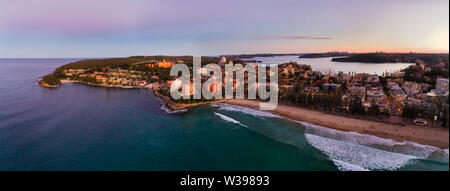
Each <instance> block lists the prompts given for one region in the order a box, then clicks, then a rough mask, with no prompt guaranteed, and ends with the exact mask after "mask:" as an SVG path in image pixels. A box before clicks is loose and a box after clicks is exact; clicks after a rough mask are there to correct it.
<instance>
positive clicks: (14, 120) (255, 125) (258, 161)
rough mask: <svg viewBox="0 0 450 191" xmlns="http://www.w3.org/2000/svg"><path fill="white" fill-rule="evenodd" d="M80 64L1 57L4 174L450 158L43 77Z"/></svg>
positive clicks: (431, 166)
mask: <svg viewBox="0 0 450 191" xmlns="http://www.w3.org/2000/svg"><path fill="white" fill-rule="evenodd" d="M75 60H77V59H0V170H448V168H449V167H448V150H447V151H444V150H441V149H438V148H435V147H431V146H425V145H418V144H414V143H407V142H406V143H400V142H395V141H392V140H386V139H381V138H377V137H373V136H368V135H361V134H356V133H345V132H340V131H334V130H329V129H326V128H323V127H319V126H315V125H312V124H307V123H301V122H296V121H290V120H287V119H284V118H281V117H279V116H276V115H273V114H270V113H267V112H261V111H256V110H251V109H247V108H243V107H237V106H231V105H212V106H207V105H204V106H199V107H196V108H193V109H190V110H189V111H188V112H184V113H167V112H165V111H164V110H163V109H161V103H160V100H159V99H158V98H156V97H155V96H153V94H152V93H151V92H150V91H147V90H141V89H108V88H101V87H90V86H87V85H82V84H74V83H68V84H64V85H63V86H61V87H60V88H57V89H50V88H43V87H40V86H38V85H36V82H37V80H38V79H39V77H40V76H42V75H45V74H47V73H50V72H51V71H53V69H54V68H55V67H57V66H59V65H63V64H66V63H69V62H72V61H75Z"/></svg>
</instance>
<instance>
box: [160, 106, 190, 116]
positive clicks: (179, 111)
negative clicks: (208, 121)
mask: <svg viewBox="0 0 450 191" xmlns="http://www.w3.org/2000/svg"><path fill="white" fill-rule="evenodd" d="M161 109H162V110H164V111H165V112H166V113H168V114H173V113H184V112H187V111H188V110H187V109H182V110H176V111H172V110H170V109H169V108H168V107H167V106H166V105H165V104H162V105H161Z"/></svg>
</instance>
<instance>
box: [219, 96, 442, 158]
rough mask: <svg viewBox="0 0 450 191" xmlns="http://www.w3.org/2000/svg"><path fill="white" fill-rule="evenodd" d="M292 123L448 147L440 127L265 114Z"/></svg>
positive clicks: (284, 111) (290, 111)
mask: <svg viewBox="0 0 450 191" xmlns="http://www.w3.org/2000/svg"><path fill="white" fill-rule="evenodd" d="M222 102H223V103H227V104H231V105H238V106H243V107H248V108H252V109H258V107H259V101H256V100H236V99H234V100H223V101H222ZM269 112H272V113H276V114H278V115H280V116H283V117H287V118H289V119H292V120H297V121H304V122H308V123H312V124H315V125H320V126H324V127H326V128H331V129H335V130H340V131H347V132H357V133H362V134H369V135H374V136H377V137H381V138H387V139H393V140H396V141H400V142H402V141H409V142H415V143H419V144H424V145H431V146H436V147H439V148H441V149H448V148H449V130H448V129H443V128H430V127H420V126H413V125H406V126H400V125H393V124H387V123H381V122H374V121H368V120H361V119H355V118H349V117H344V116H338V115H332V114H326V113H322V112H319V111H313V110H308V109H303V108H299V107H294V106H286V105H278V107H277V109H275V110H272V111H269Z"/></svg>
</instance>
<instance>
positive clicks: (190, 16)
mask: <svg viewBox="0 0 450 191" xmlns="http://www.w3.org/2000/svg"><path fill="white" fill-rule="evenodd" d="M448 7H449V1H447V0H431V1H429V0H411V1H402V0H393V1H389V0H367V1H358V0H318V1H298V0H279V1H275V0H260V1H256V0H244V1H242V0H230V1H208V0H192V1H181V0H165V1H163V0H151V1H145V0H97V1H88V0H66V1H58V0H26V1H25V0H2V1H0V57H111V56H132V55H155V54H168V55H182V54H190V55H220V54H244V53H310V52H328V51H348V52H357V53H362V52H377V51H383V52H424V53H448V52H449V8H448Z"/></svg>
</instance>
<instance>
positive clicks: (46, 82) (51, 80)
mask: <svg viewBox="0 0 450 191" xmlns="http://www.w3.org/2000/svg"><path fill="white" fill-rule="evenodd" d="M39 84H41V85H43V86H48V87H57V86H60V85H61V81H60V80H59V79H58V78H56V77H55V76H54V75H53V74H49V75H46V76H44V77H42V79H41V81H39Z"/></svg>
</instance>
